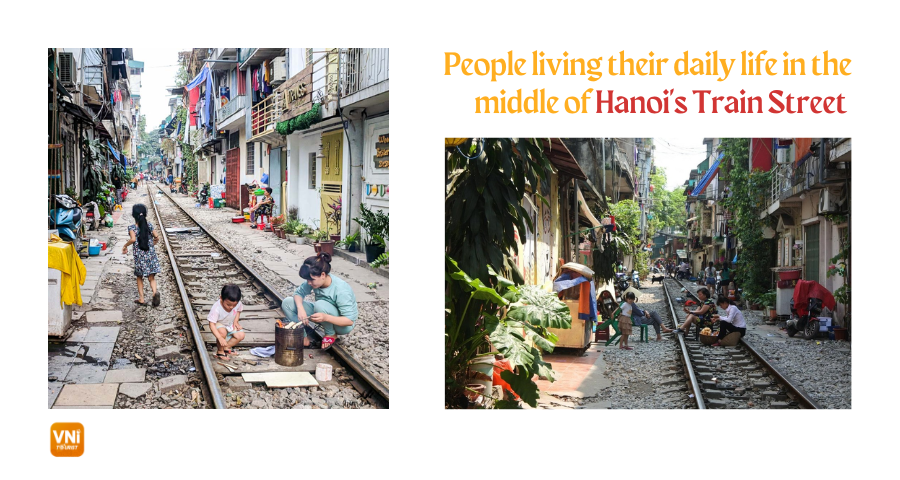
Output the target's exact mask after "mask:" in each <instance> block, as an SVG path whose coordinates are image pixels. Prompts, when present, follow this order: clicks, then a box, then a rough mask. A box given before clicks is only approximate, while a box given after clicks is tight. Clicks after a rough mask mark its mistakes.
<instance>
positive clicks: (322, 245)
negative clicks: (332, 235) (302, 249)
mask: <svg viewBox="0 0 900 480" xmlns="http://www.w3.org/2000/svg"><path fill="white" fill-rule="evenodd" d="M318 245H319V246H318V248H319V249H318V250H316V253H327V254H329V255H334V242H332V241H331V240H328V241H325V242H319V244H318Z"/></svg>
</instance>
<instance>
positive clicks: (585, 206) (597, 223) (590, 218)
mask: <svg viewBox="0 0 900 480" xmlns="http://www.w3.org/2000/svg"><path fill="white" fill-rule="evenodd" d="M578 206H579V207H580V209H581V214H582V215H584V216H585V218H587V219H588V221H589V222H591V225H592V226H593V227H599V226H600V221H599V220H597V218H596V217H594V214H593V213H591V209H590V208H588V204H587V202H585V201H584V195H582V194H581V189H580V188H579V189H578Z"/></svg>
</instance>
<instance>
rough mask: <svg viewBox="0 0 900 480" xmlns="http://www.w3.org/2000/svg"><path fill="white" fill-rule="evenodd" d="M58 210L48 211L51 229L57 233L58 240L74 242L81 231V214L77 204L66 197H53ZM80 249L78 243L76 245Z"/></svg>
mask: <svg viewBox="0 0 900 480" xmlns="http://www.w3.org/2000/svg"><path fill="white" fill-rule="evenodd" d="M54 198H55V199H56V203H57V205H58V208H54V209H52V210H50V223H51V228H55V229H57V230H58V231H59V238H61V239H63V240H65V241H67V242H74V241H76V240H77V239H78V232H79V231H80V230H81V219H82V216H83V212H82V210H81V207H80V206H79V205H78V202H76V201H75V200H72V198H71V197H69V196H68V195H54ZM77 246H78V247H80V246H81V245H80V243H79V244H78V245H77Z"/></svg>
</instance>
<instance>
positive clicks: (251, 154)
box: [244, 142, 256, 175]
mask: <svg viewBox="0 0 900 480" xmlns="http://www.w3.org/2000/svg"><path fill="white" fill-rule="evenodd" d="M254 147H255V145H254V144H253V142H247V171H246V172H244V173H246V174H247V175H253V174H254V173H256V169H255V167H256V148H254Z"/></svg>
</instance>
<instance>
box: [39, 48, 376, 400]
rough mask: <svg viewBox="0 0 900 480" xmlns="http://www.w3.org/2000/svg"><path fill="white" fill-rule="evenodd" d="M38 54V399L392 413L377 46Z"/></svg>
mask: <svg viewBox="0 0 900 480" xmlns="http://www.w3.org/2000/svg"><path fill="white" fill-rule="evenodd" d="M47 59H48V93H49V95H48V103H49V118H48V133H47V140H48V150H47V151H48V193H47V212H48V219H47V220H48V225H47V250H48V269H47V278H48V282H47V284H48V324H47V325H48V348H47V354H48V355H47V393H48V408H54V409H66V408H99V409H109V408H113V409H123V408H127V409H148V408H150V409H168V408H176V409H181V408H217V409H218V408H228V409H237V408H242V409H336V408H354V409H361V408H385V409H386V408H389V402H390V395H389V370H390V365H389V358H390V333H389V332H390V326H389V318H390V304H389V293H388V292H389V280H388V278H389V271H390V266H389V250H390V248H389V246H390V245H389V233H388V232H389V226H390V216H389V192H390V189H389V185H390V184H389V180H388V179H389V175H388V173H389V151H390V129H389V50H388V49H387V48H181V49H163V48H160V49H132V48H48V50H47ZM351 165H352V166H353V167H354V168H351ZM360 166H361V167H360Z"/></svg>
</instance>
